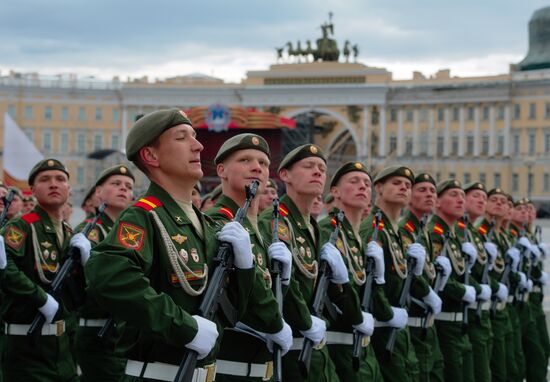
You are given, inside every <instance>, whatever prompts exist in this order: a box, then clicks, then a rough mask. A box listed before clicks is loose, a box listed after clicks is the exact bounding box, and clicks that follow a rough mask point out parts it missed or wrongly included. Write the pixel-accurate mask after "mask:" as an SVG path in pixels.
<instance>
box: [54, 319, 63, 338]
mask: <svg viewBox="0 0 550 382" xmlns="http://www.w3.org/2000/svg"><path fill="white" fill-rule="evenodd" d="M63 333H65V320H59V321H56V322H55V335H56V337H59V336H61V335H62V334H63Z"/></svg>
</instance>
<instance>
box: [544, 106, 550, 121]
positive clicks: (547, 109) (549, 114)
mask: <svg viewBox="0 0 550 382" xmlns="http://www.w3.org/2000/svg"><path fill="white" fill-rule="evenodd" d="M544 118H546V119H549V118H550V102H546V105H544Z"/></svg>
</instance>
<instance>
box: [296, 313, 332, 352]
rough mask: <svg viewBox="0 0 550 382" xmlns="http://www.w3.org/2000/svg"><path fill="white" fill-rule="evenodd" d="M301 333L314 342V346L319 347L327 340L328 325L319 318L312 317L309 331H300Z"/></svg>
mask: <svg viewBox="0 0 550 382" xmlns="http://www.w3.org/2000/svg"><path fill="white" fill-rule="evenodd" d="M300 333H302V335H303V336H304V337H306V338H309V339H310V340H311V341H313V344H314V345H315V346H317V345H319V344H320V343H321V342H323V341H324V340H325V335H326V333H327V323H326V322H325V321H323V320H321V319H320V318H318V317H315V316H311V328H309V329H308V330H300Z"/></svg>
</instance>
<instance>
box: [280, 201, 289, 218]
mask: <svg viewBox="0 0 550 382" xmlns="http://www.w3.org/2000/svg"><path fill="white" fill-rule="evenodd" d="M279 212H280V213H281V216H282V217H284V218H286V217H287V216H288V214H289V213H290V212H288V208H286V206H285V205H284V204H282V203H281V204H279Z"/></svg>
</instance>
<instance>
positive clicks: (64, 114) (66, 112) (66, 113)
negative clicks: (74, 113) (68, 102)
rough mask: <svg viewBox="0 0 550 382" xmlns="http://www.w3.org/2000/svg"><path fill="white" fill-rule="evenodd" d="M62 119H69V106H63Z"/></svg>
mask: <svg viewBox="0 0 550 382" xmlns="http://www.w3.org/2000/svg"><path fill="white" fill-rule="evenodd" d="M61 119H62V120H63V121H68V120H69V108H68V107H67V106H63V107H62V108H61Z"/></svg>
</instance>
